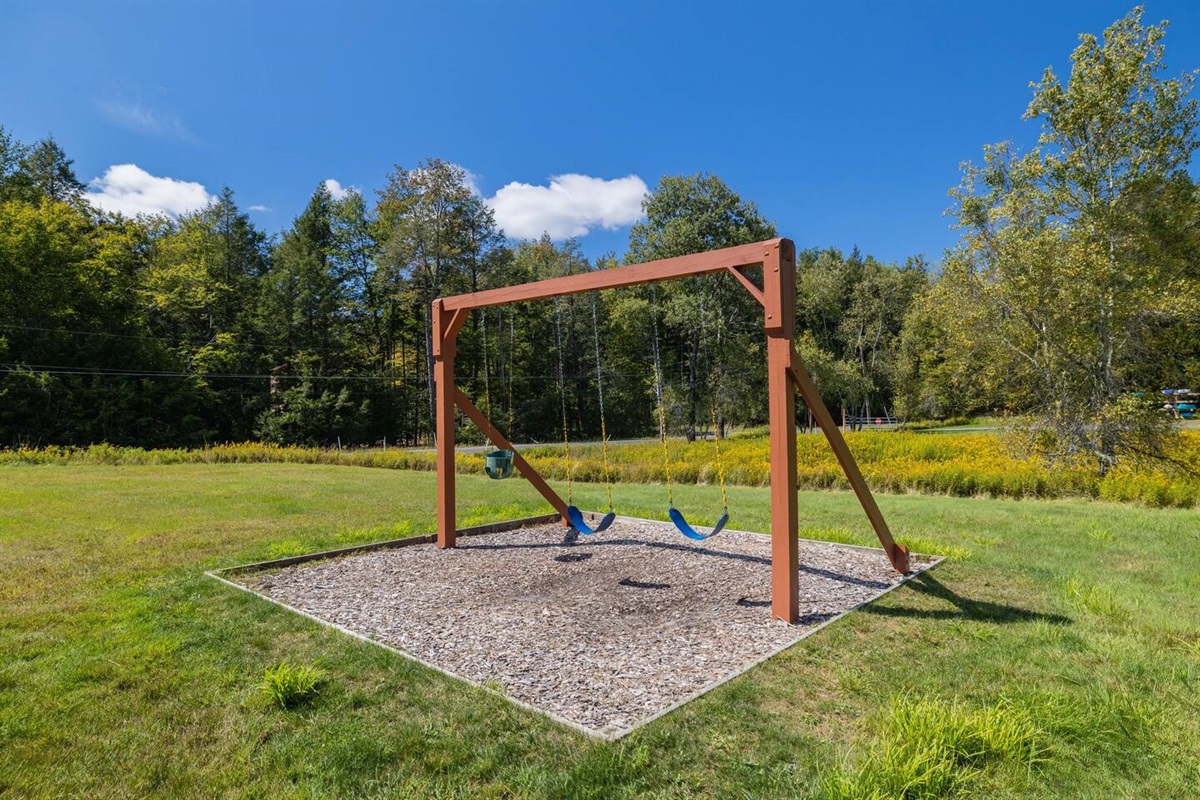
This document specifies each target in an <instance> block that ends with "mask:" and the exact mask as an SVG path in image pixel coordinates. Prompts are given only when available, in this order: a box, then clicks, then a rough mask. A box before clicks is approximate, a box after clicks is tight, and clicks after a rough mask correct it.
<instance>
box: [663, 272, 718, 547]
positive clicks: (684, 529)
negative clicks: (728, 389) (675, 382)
mask: <svg viewBox="0 0 1200 800" xmlns="http://www.w3.org/2000/svg"><path fill="white" fill-rule="evenodd" d="M654 301H655V302H654V306H655V310H654V314H653V315H652V316H651V320H652V322H653V326H654V394H655V399H656V400H657V401H658V440H659V442H661V443H662V455H663V477H664V479H665V483H666V486H667V517H669V518H670V520H671V523H672V524H673V525H674V526H675V527H676V528H677V529H678V530H679V532H680V533H682V534H683V535H684V536H686V537H687V538H689V539H691V540H693V541H697V542H703V541H704V540H705V539H711V538H712V537H714V536H716V535H717V534H718V533H720V532H721V531H722V530H724V529H725V525H726V523H728V522H729V496H728V494H727V493H726V490H725V464H724V461H723V460H722V458H721V440H720V437H719V436H718V433H719V432H718V431H717V430H716V427H717V404H716V399H715V398H714V400H713V405H712V421H713V437H714V438H713V443H714V445H715V446H716V448H717V449H716V462H717V478H718V480H719V481H720V484H721V506H722V513H721V518H720V519H718V520H717V524H716V525H714V526H713V529H712V530H711V531H709V532H708V533H701V532H699V531H697V530H696V529H695V528H693V527H692V526H691V525H690V524H689V523H688V521H687V519H686V518H684V516H683V512H682V511H680V510H679V509H677V508H676V507H675V496H674V491H673V490H672V488H671V454H670V452H669V451H668V449H667V410H666V404H665V403H664V401H663V375H662V357H661V355H660V353H659V347H658V293H657V291H655V292H654ZM703 319H704V314H703V307H702V308H701V324H703Z"/></svg>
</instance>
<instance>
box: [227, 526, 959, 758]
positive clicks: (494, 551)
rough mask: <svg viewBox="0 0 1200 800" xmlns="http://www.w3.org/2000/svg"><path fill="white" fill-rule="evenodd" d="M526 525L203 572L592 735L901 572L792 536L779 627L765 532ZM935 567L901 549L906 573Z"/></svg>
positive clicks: (723, 674) (605, 734) (655, 708)
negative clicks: (449, 545) (793, 570)
mask: <svg viewBox="0 0 1200 800" xmlns="http://www.w3.org/2000/svg"><path fill="white" fill-rule="evenodd" d="M526 522H528V521H526ZM534 522H535V524H532V525H527V526H526V527H519V528H515V529H510V530H500V531H496V530H495V527H496V526H493V527H492V529H491V532H489V533H488V534H487V535H473V536H462V538H460V539H459V540H458V543H457V547H456V548H453V549H438V548H437V547H435V546H434V544H433V543H432V542H431V537H418V538H416V539H412V540H401V541H400V542H395V543H391V544H392V546H388V547H380V548H377V549H363V550H357V551H354V552H350V553H348V554H344V555H340V556H339V557H329V558H319V559H316V560H303V561H301V563H288V564H287V565H286V566H282V567H280V566H275V565H274V564H275V563H277V562H272V563H268V564H264V565H260V567H258V568H242V569H238V570H230V571H227V573H226V574H225V575H223V576H219V577H221V578H222V580H226V579H227V580H229V581H231V582H234V583H236V585H239V586H240V587H242V588H245V589H248V590H250V591H253V592H255V593H258V594H261V595H262V596H264V597H267V598H269V599H271V600H273V601H275V602H278V603H280V604H282V605H285V606H287V607H289V608H292V609H294V610H297V611H300V612H302V613H304V614H306V615H309V616H311V617H313V618H315V619H317V620H319V621H322V622H325V623H328V624H331V625H334V626H336V627H338V628H340V629H343V630H345V631H346V632H348V633H352V634H354V635H357V636H359V637H362V638H365V639H369V640H372V641H375V642H377V643H379V644H382V645H385V646H388V647H390V648H393V649H395V650H398V651H400V652H402V653H404V654H405V655H408V656H410V657H412V658H415V659H417V660H419V661H421V662H423V663H425V664H427V665H429V666H432V667H435V668H437V669H439V670H442V671H444V672H447V673H449V674H451V675H454V676H456V677H460V678H463V679H465V680H467V681H470V682H473V683H476V684H481V685H484V686H486V687H489V688H492V689H495V690H498V691H500V692H502V693H503V694H504V695H505V696H506V697H508V698H509V699H511V700H513V701H515V702H518V703H520V704H523V705H526V706H529V707H532V708H533V709H535V710H538V711H540V712H542V713H545V714H548V715H549V716H551V717H553V718H554V719H556V720H558V721H560V722H564V723H566V724H569V725H571V726H573V727H576V728H579V729H581V730H583V731H585V732H587V733H589V734H591V735H593V736H598V737H601V738H605V739H615V738H617V737H620V736H622V735H624V734H626V733H628V732H629V731H630V730H632V729H633V728H634V727H636V726H638V725H640V724H642V723H644V722H646V721H648V720H650V719H652V718H654V717H656V716H658V715H660V714H662V713H664V712H666V711H668V710H670V709H672V708H674V707H675V706H677V705H680V704H681V703H683V702H686V701H688V700H690V699H693V698H694V697H696V696H697V695H699V694H702V693H703V692H705V691H707V690H709V689H711V688H713V687H714V686H716V685H718V684H720V683H723V682H724V681H726V680H728V679H730V678H732V677H734V676H735V675H737V674H739V673H741V672H743V671H744V670H746V669H748V668H749V667H751V666H753V665H754V664H757V663H758V662H760V661H762V660H764V659H766V658H768V657H770V656H771V655H774V654H775V653H777V652H779V651H780V650H782V649H784V648H786V647H788V646H790V645H792V644H795V643H796V642H797V641H799V640H800V639H802V638H804V637H805V636H807V635H809V634H810V633H812V632H813V631H815V630H816V629H817V628H819V627H821V626H822V625H824V624H825V623H827V622H829V621H830V620H832V619H834V618H836V617H839V616H841V615H842V614H845V613H846V612H847V611H850V610H851V609H854V608H856V607H858V606H860V605H862V604H864V603H866V602H868V601H870V600H872V599H875V598H877V597H879V596H880V595H882V594H884V593H885V592H887V591H889V590H890V589H892V588H894V587H895V586H897V585H899V584H900V583H902V582H903V581H904V580H905V577H904V576H901V575H899V574H897V573H896V572H895V570H893V569H892V567H891V565H890V564H889V562H888V559H887V558H886V557H884V555H883V553H882V552H881V551H880V550H874V549H868V548H861V547H852V546H847V545H837V544H829V543H824V542H812V541H805V540H801V541H800V543H799V562H800V566H799V589H800V618H799V620H798V622H797V623H796V624H793V625H787V624H785V623H783V622H781V621H778V620H773V619H772V615H771V609H770V606H771V574H772V573H771V540H770V538H769V537H767V536H763V535H760V534H754V533H743V532H739V531H725V532H724V533H722V535H721V537H720V538H719V539H715V540H713V541H708V542H691V541H688V540H686V539H683V538H682V537H680V536H679V535H678V533H677V531H676V530H675V529H674V528H673V527H672V526H671V525H669V524H665V523H659V522H650V521H646V520H639V519H630V518H618V519H617V520H616V521H615V523H614V524H613V525H612V527H611V528H609V529H608V531H607V532H606V533H605V535H603V536H594V537H580V536H578V535H577V534H576V533H574V532H573V531H572V530H571V529H565V528H564V527H563V526H562V525H561V524H559V523H558V522H545V521H543V520H536V521H534ZM519 524H521V523H519V522H518V523H514V525H519ZM410 544H411V546H406V545H410ZM288 561H293V562H294V561H295V560H285V562H288ZM935 562H936V559H926V558H921V557H917V556H915V555H914V556H912V557H911V559H910V568H911V570H912V572H911V574H914V575H915V574H918V573H919V572H921V571H923V570H924V569H926V568H928V567H929V566H931V565H932V564H933V563H935Z"/></svg>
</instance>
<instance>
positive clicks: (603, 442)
mask: <svg viewBox="0 0 1200 800" xmlns="http://www.w3.org/2000/svg"><path fill="white" fill-rule="evenodd" d="M598 294H599V292H593V293H592V343H593V344H594V345H595V348H596V392H597V394H598V395H599V397H600V451H601V452H602V453H603V454H604V493H605V496H606V497H607V499H608V510H609V511H612V510H613V502H612V478H611V476H610V474H609V467H608V423H607V421H606V420H605V416H604V380H603V378H602V377H601V375H600V322H599V318H598V316H597V314H596V295H598Z"/></svg>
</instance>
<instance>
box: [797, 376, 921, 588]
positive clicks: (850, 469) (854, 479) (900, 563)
mask: <svg viewBox="0 0 1200 800" xmlns="http://www.w3.org/2000/svg"><path fill="white" fill-rule="evenodd" d="M788 372H789V374H790V375H791V378H792V380H793V381H794V382H795V384H796V388H797V389H799V390H800V396H801V397H803V398H804V402H805V403H807V404H808V407H809V409H811V410H812V412H813V416H814V417H816V420H817V425H819V426H820V428H821V432H822V433H824V434H825V438H826V440H828V441H829V446H830V447H831V448H833V454H834V455H835V456H836V457H837V460H838V463H839V464H841V465H842V472H844V473H845V474H846V480H848V481H850V487H851V488H852V489H854V493H855V494H856V495H858V502H859V504H861V505H862V507H863V511H865V512H867V519H869V520H870V521H871V527H872V528H874V529H875V535H876V536H878V537H879V543H880V544H882V545H883V550H884V552H885V553H887V557H888V560H889V561H891V562H892V566H893V567H894V568H895V569H896V571H897V572H899V573H900V574H901V575H907V574H908V570H909V567H908V548H907V547H905V546H904V545H902V544H900V543H899V542H897V541H896V540H895V539H894V538H892V532H891V530H890V529H889V528H888V524H887V521H886V520H885V519H884V518H883V512H881V511H880V510H879V506H878V505H877V504H876V502H875V496H874V495H873V494H871V489H870V487H868V486H867V482H866V480H865V479H864V478H863V476H862V472H861V471H860V470H859V468H858V462H856V461H855V460H854V455H853V454H852V453H851V452H850V447H849V446H848V445H847V444H846V440H845V438H843V437H842V431H841V429H840V428H838V426H837V423H836V422H835V421H834V419H833V415H832V414H830V413H829V409H828V408H826V407H825V401H824V400H822V399H821V394H820V392H818V391H817V385H816V384H815V383H813V379H812V376H810V375H809V374H808V370H806V369H805V368H804V362H803V361H802V360H801V358H800V354H799V353H796V352H793V353H792V364H791V367H790V369H789V370H788Z"/></svg>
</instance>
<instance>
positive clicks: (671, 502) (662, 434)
mask: <svg viewBox="0 0 1200 800" xmlns="http://www.w3.org/2000/svg"><path fill="white" fill-rule="evenodd" d="M650 296H651V298H652V308H651V314H650V323H651V325H652V326H653V329H654V341H653V343H652V344H653V347H654V395H655V398H656V399H657V400H658V440H659V441H660V442H661V443H662V454H663V478H664V480H665V481H666V484H667V508H674V507H675V495H674V492H673V490H672V489H671V454H670V451H669V450H668V449H667V407H666V404H665V401H664V400H663V374H662V354H661V352H660V350H659V345H658V286H657V285H656V284H653V283H652V284H650Z"/></svg>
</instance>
